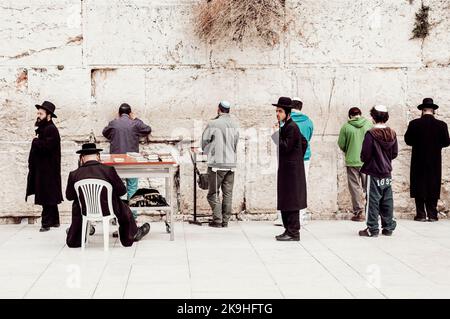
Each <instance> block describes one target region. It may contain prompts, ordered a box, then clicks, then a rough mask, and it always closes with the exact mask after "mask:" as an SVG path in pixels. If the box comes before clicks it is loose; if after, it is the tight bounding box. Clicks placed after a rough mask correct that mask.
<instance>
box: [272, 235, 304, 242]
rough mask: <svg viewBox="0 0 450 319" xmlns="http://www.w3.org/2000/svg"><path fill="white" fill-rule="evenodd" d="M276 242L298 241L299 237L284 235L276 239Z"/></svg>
mask: <svg viewBox="0 0 450 319" xmlns="http://www.w3.org/2000/svg"><path fill="white" fill-rule="evenodd" d="M277 240H278V241H300V236H299V237H292V236H289V235H288V234H285V235H283V236H280V237H277Z"/></svg>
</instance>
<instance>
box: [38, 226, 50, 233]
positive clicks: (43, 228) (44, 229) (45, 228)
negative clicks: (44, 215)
mask: <svg viewBox="0 0 450 319" xmlns="http://www.w3.org/2000/svg"><path fill="white" fill-rule="evenodd" d="M49 230H50V227H41V229H39V231H40V232H41V233H43V232H45V231H49Z"/></svg>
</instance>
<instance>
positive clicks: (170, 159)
mask: <svg viewBox="0 0 450 319" xmlns="http://www.w3.org/2000/svg"><path fill="white" fill-rule="evenodd" d="M159 157H160V158H161V161H162V162H173V161H174V159H173V157H172V154H170V153H164V154H159Z"/></svg>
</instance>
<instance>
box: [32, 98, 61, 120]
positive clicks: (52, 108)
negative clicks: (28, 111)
mask: <svg viewBox="0 0 450 319" xmlns="http://www.w3.org/2000/svg"><path fill="white" fill-rule="evenodd" d="M35 106H36V108H37V109H44V110H46V111H48V112H50V114H51V115H52V117H57V116H56V115H55V108H56V107H55V105H54V104H53V103H52V102H49V101H44V103H42V105H39V104H36V105H35Z"/></svg>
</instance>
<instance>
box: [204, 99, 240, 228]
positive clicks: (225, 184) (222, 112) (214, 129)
mask: <svg viewBox="0 0 450 319" xmlns="http://www.w3.org/2000/svg"><path fill="white" fill-rule="evenodd" d="M230 106H231V105H230V103H229V102H226V101H222V102H220V103H219V106H218V109H217V117H216V118H214V119H213V120H211V121H210V122H209V123H208V125H207V126H206V128H205V130H204V131H203V135H202V149H203V152H204V153H205V154H207V156H208V183H209V191H208V196H207V199H208V202H209V205H210V206H211V209H212V211H213V220H212V221H211V222H210V223H209V226H211V227H228V221H229V220H230V217H231V210H232V198H233V185H234V171H235V169H236V162H237V144H238V141H239V124H238V123H237V122H236V121H235V120H234V119H232V118H231V116H230ZM219 189H222V195H223V200H222V203H221V202H220V198H219Z"/></svg>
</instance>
